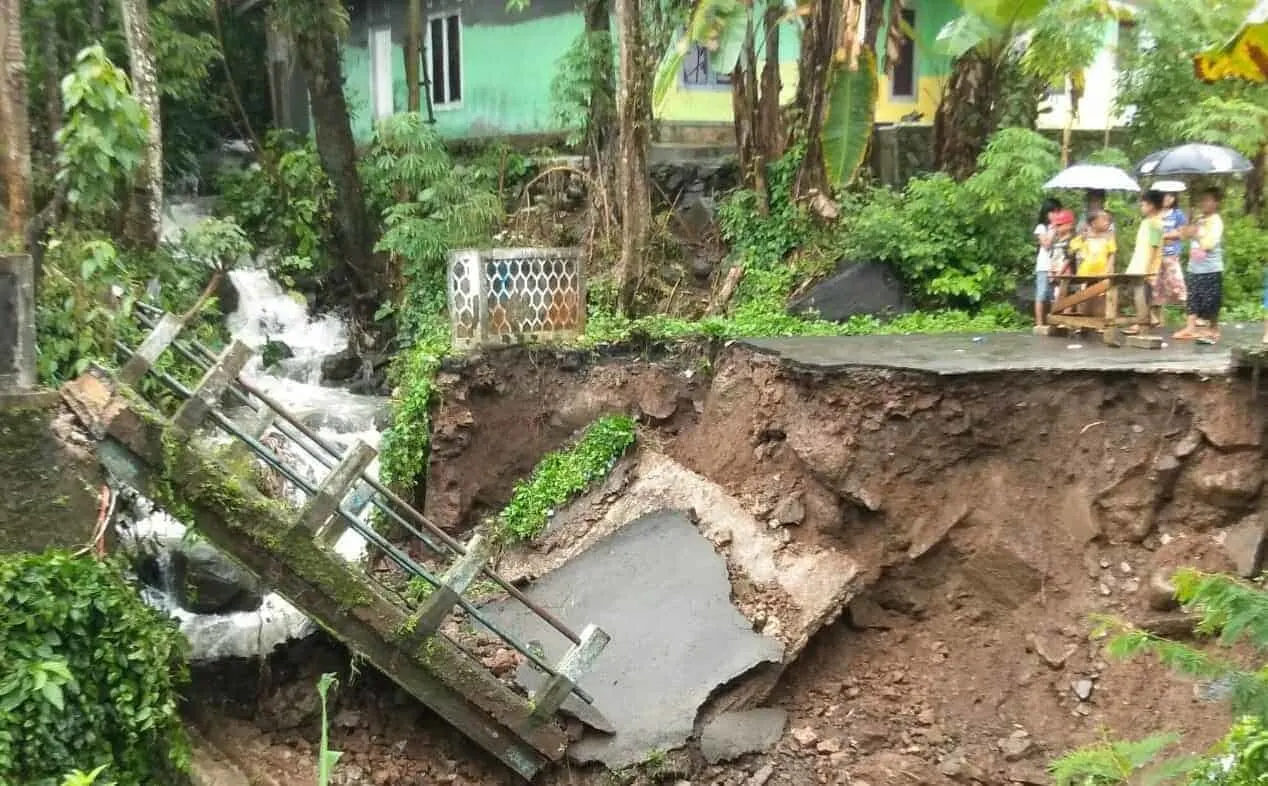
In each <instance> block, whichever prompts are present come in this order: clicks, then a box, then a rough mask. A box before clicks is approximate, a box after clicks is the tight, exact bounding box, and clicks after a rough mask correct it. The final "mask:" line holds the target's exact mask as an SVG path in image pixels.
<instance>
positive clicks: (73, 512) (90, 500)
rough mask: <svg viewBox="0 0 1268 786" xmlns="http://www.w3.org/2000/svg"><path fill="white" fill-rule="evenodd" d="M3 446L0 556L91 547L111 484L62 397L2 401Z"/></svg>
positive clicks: (0, 459) (2, 398)
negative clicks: (106, 485) (103, 492)
mask: <svg viewBox="0 0 1268 786" xmlns="http://www.w3.org/2000/svg"><path fill="white" fill-rule="evenodd" d="M0 445H3V449H0V552H14V551H40V550H42V549H45V548H48V547H50V546H56V547H61V548H79V547H80V546H83V545H84V544H86V543H88V542H89V541H90V540H91V539H92V534H93V530H94V528H95V527H96V524H97V509H98V505H99V502H98V492H99V490H100V488H101V484H102V483H103V482H104V479H103V477H102V473H101V469H100V467H99V466H98V464H97V462H96V459H95V457H94V455H93V453H92V449H91V446H90V444H89V442H88V439H87V436H86V435H84V434H82V433H80V432H79V431H78V429H77V428H76V426H75V425H74V418H73V416H72V415H71V413H70V411H69V410H67V409H65V408H64V407H63V406H62V405H61V401H60V400H59V399H58V398H57V395H56V394H48V393H43V394H28V395H25V396H22V397H21V398H18V397H16V396H14V397H12V398H8V399H6V397H5V396H3V395H0Z"/></svg>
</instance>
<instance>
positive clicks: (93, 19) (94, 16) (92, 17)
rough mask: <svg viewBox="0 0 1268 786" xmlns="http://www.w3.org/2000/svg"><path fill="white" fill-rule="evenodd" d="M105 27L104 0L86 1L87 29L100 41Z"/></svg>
mask: <svg viewBox="0 0 1268 786" xmlns="http://www.w3.org/2000/svg"><path fill="white" fill-rule="evenodd" d="M105 27H106V0H88V28H89V29H90V30H92V35H93V38H97V39H100V38H101V34H102V32H103V31H104V30H105Z"/></svg>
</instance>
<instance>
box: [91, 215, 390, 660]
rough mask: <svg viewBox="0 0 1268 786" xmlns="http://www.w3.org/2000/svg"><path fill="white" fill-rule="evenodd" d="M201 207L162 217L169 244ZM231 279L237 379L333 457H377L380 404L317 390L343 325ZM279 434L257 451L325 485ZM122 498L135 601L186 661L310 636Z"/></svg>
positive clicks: (259, 276) (345, 547)
mask: <svg viewBox="0 0 1268 786" xmlns="http://www.w3.org/2000/svg"><path fill="white" fill-rule="evenodd" d="M204 205H205V203H196V202H183V203H175V204H174V205H172V206H171V207H170V208H169V209H168V210H167V211H166V215H165V227H164V236H165V238H167V239H175V238H176V237H178V236H179V232H180V230H182V229H185V228H188V227H191V226H193V225H195V224H196V223H197V222H198V221H200V220H202V218H204V217H205V216H206V215H208V213H207V211H206V208H205V206H204ZM229 278H230V281H231V282H232V283H233V286H234V288H235V289H236V290H237V294H238V304H237V309H236V310H235V311H234V312H233V313H231V314H229V315H228V317H227V326H228V328H229V332H230V333H231V334H232V335H233V337H234V338H236V339H238V340H240V341H242V342H243V343H245V344H247V345H248V346H251V347H252V348H253V349H255V350H256V354H255V356H254V357H253V358H252V360H251V362H250V364H249V365H248V366H247V368H246V370H245V371H244V372H243V376H244V378H246V379H247V380H249V381H250V382H251V383H252V384H253V385H254V386H256V387H257V388H259V389H260V390H261V391H262V392H263V393H265V394H267V395H268V396H270V397H271V398H273V399H274V400H275V401H277V402H278V403H279V404H281V405H282V406H283V407H285V408H286V409H287V410H288V411H289V412H290V413H292V414H293V415H295V416H296V417H297V418H299V420H300V421H301V422H303V423H304V425H306V426H308V427H309V428H311V429H312V430H313V431H315V432H316V433H317V435H318V436H320V437H322V438H323V439H324V440H326V441H328V442H330V443H332V444H333V446H334V447H336V448H338V449H339V450H340V451H341V452H342V451H343V450H345V449H346V448H347V447H348V446H350V445H351V444H352V443H353V442H354V441H356V440H358V439H360V440H364V441H365V442H366V443H368V444H369V445H371V446H372V447H375V448H377V447H378V444H379V437H380V429H381V428H382V425H383V422H384V419H385V417H386V415H387V402H386V400H385V399H381V398H376V397H372V396H359V395H354V394H352V393H349V392H347V391H346V390H342V389H339V388H332V387H324V386H322V385H321V365H322V360H323V359H324V358H325V357H327V356H328V355H332V354H335V353H338V352H340V351H342V350H344V349H345V348H346V347H347V346H348V332H347V329H346V327H345V325H344V324H343V323H342V321H341V320H340V319H339V318H337V317H335V316H333V315H317V316H312V315H310V314H309V313H308V307H307V305H306V303H305V302H304V300H303V299H302V298H300V297H298V296H295V295H293V294H291V293H288V292H286V291H285V290H284V289H283V288H282V287H281V285H279V284H278V283H277V282H276V281H274V280H273V279H272V278H271V277H270V276H269V275H268V273H267V272H266V271H265V270H263V269H261V268H258V267H253V266H251V265H247V266H245V267H244V266H239V268H238V269H236V270H234V271H232V272H230V274H229ZM269 342H274V343H280V344H284V345H285V346H286V347H287V348H289V350H290V353H291V354H290V356H289V357H287V358H285V359H283V360H280V361H278V362H276V363H275V364H273V365H272V366H270V367H269V368H267V369H265V368H263V366H262V364H263V356H262V352H261V351H260V350H262V349H263V347H264V346H265V344H267V343H269ZM277 434H278V432H277V430H276V426H275V427H273V428H270V429H269V431H268V432H266V433H265V435H264V441H266V442H270V441H271V442H272V443H273V444H274V445H280V449H281V452H283V454H284V456H285V457H286V458H288V459H290V461H288V464H290V465H291V466H295V467H297V468H298V469H299V470H300V472H301V473H302V474H304V475H306V476H307V478H306V479H307V480H309V481H310V482H316V481H319V480H320V479H321V478H322V477H324V474H325V473H326V472H327V470H326V468H325V466H324V465H323V464H321V463H320V462H318V461H317V460H316V459H314V458H312V457H311V456H310V455H308V454H307V453H306V452H304V451H303V450H302V449H301V448H300V447H298V446H297V445H295V444H294V443H291V442H289V441H286V440H281V441H275V440H271V439H270V437H271V436H272V435H277ZM226 439H227V437H226ZM369 471H370V472H371V473H377V471H378V463H377V462H375V463H373V464H371V466H370V469H369ZM121 492H122V493H121V495H120V497H121V500H122V502H123V503H124V504H122V505H121V506H120V511H121V512H120V514H119V515H117V516H116V519H115V523H116V525H117V526H118V529H119V532H120V534H121V536H122V538H123V540H124V543H125V544H126V545H128V546H129V547H130V549H131V550H132V551H133V552H134V553H135V554H137V555H139V556H138V559H137V564H138V574H139V575H140V577H141V579H142V581H143V583H145V584H146V586H145V588H144V589H143V591H142V594H143V597H144V598H145V599H146V601H147V602H148V603H150V604H151V605H153V606H155V607H157V608H159V609H162V610H164V611H166V612H167V613H169V614H171V615H172V616H173V617H175V618H176V619H177V620H178V621H179V624H180V627H181V630H182V631H183V632H184V633H185V635H186V636H187V637H188V638H189V640H190V644H191V649H192V657H193V659H194V660H200V661H206V660H217V659H221V658H227V657H255V656H260V655H265V654H267V653H269V652H270V651H271V650H272V649H273V648H274V647H276V646H277V645H278V644H281V643H282V642H284V641H286V640H288V639H293V638H300V637H303V636H306V635H308V634H310V633H312V632H314V631H315V630H316V627H315V626H314V624H313V623H312V622H311V621H310V620H309V619H308V618H307V617H305V616H304V615H303V614H302V613H301V612H299V611H298V610H297V609H296V608H295V607H294V606H292V605H291V604H290V603H289V602H287V601H286V600H285V599H284V598H282V597H281V596H279V595H277V594H276V593H274V592H270V591H268V590H267V589H265V588H261V587H258V586H256V585H255V583H254V581H253V580H252V579H251V577H249V576H248V575H246V574H245V573H244V572H243V571H241V569H240V568H238V567H237V566H236V565H234V564H233V563H232V562H231V561H229V560H228V559H227V558H225V557H223V555H220V554H219V553H218V552H216V551H215V550H214V549H212V548H210V547H209V546H208V544H206V543H203V542H201V541H199V540H198V539H197V537H196V536H194V535H192V534H191V533H189V532H188V531H187V528H186V527H185V525H184V524H182V523H181V522H179V521H177V520H175V519H174V518H172V517H171V516H169V515H167V514H166V513H165V512H163V511H161V510H158V509H157V508H156V507H155V506H154V504H153V503H152V502H151V501H149V500H147V499H145V498H144V497H142V496H141V495H139V494H138V493H137V492H136V491H135V490H132V489H122V490H121ZM289 496H290V498H291V499H292V500H293V501H295V502H296V503H297V504H302V503H303V501H304V499H305V498H304V496H303V494H302V492H298V491H297V490H295V489H290V494H289ZM365 545H366V544H365V541H364V540H363V539H362V538H361V537H360V536H359V535H358V534H357V533H355V532H353V531H351V530H349V531H348V532H346V533H345V534H344V535H343V537H342V538H341V539H340V540H339V542H338V543H337V544H336V546H335V550H336V551H337V552H338V553H339V554H340V555H342V556H343V557H344V558H345V559H348V560H350V561H351V560H358V559H361V558H363V557H364V554H365ZM191 578H193V579H194V580H193V581H191V580H190V579H191ZM199 580H205V582H204V588H203V593H202V597H198V596H197V593H194V592H191V591H190V590H189V589H188V587H189V586H190V585H191V584H193V585H197V584H198V583H199Z"/></svg>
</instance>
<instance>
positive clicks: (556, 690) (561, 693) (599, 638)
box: [533, 625, 612, 720]
mask: <svg viewBox="0 0 1268 786" xmlns="http://www.w3.org/2000/svg"><path fill="white" fill-rule="evenodd" d="M611 640H612V637H611V636H609V635H608V634H607V633H605V632H604V631H603V629H602V628H600V627H598V626H597V625H587V626H586V627H585V630H583V631H581V642H580V643H578V644H574V645H573V646H572V647H571V648H570V649H569V650H568V652H567V653H565V654H564V656H563V658H561V659H560V660H559V665H557V666H556V667H555V675H554V676H553V677H551V678H550V679H549V680H547V682H546V684H545V686H543V687H542V689H541V690H539V691H537V692H536V693H534V694H533V717H534V718H536V719H539V720H542V719H546V718H550V717H552V716H553V715H554V714H555V711H556V710H558V709H559V705H561V704H563V703H564V700H565V699H567V698H568V696H569V695H570V694H571V693H572V689H573V688H574V687H576V685H577V681H578V680H580V679H581V675H582V674H584V673H585V672H586V671H588V670H589V669H590V666H592V665H593V664H594V662H595V660H597V659H598V657H599V653H601V652H603V648H604V647H606V646H608V642H609V641H611Z"/></svg>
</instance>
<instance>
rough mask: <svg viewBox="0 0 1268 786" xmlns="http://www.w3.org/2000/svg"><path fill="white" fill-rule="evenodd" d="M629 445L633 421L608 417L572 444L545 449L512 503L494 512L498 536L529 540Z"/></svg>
mask: <svg viewBox="0 0 1268 786" xmlns="http://www.w3.org/2000/svg"><path fill="white" fill-rule="evenodd" d="M632 444H634V421H633V420H632V419H630V418H628V417H625V416H624V415H610V416H607V417H602V418H599V419H598V420H596V421H595V422H594V423H591V424H590V426H589V427H587V428H586V430H585V432H584V433H582V435H581V438H580V439H579V440H577V443H576V444H575V445H573V446H572V447H570V448H567V449H565V450H559V451H555V452H553V453H548V454H547V455H546V457H545V458H543V459H542V460H541V461H540V462H539V463H538V464H537V467H536V468H535V469H534V470H533V474H532V476H531V477H529V479H528V480H526V481H520V482H519V483H517V484H515V491H514V492H513V493H512V494H511V501H510V502H508V503H507V504H506V507H505V508H503V509H502V512H501V514H499V515H498V525H499V534H500V535H501V536H502V537H504V538H507V539H509V540H529V539H530V538H533V537H534V536H536V535H537V534H538V533H539V532H541V531H542V529H544V528H545V527H546V522H547V520H548V519H549V517H550V512H551V511H552V510H554V509H555V508H558V507H559V506H560V505H563V504H565V503H567V502H569V501H570V500H572V499H573V498H574V497H576V496H578V495H580V494H581V493H582V492H584V491H585V490H586V489H587V488H589V487H590V484H591V483H593V482H594V481H596V480H598V479H599V478H602V477H604V476H605V475H607V473H608V472H610V471H611V470H612V467H613V465H615V464H616V460H617V459H618V458H620V457H621V454H622V453H624V452H625V451H626V449H627V448H629V446H630V445H632Z"/></svg>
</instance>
